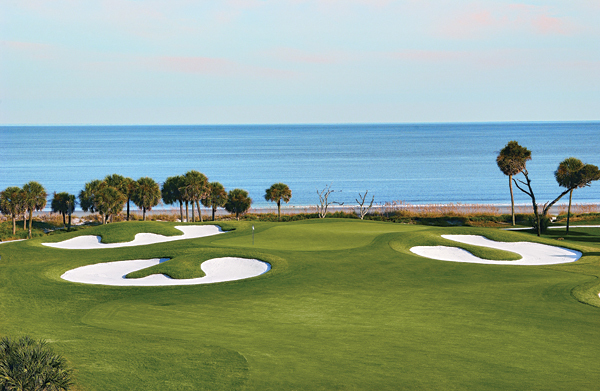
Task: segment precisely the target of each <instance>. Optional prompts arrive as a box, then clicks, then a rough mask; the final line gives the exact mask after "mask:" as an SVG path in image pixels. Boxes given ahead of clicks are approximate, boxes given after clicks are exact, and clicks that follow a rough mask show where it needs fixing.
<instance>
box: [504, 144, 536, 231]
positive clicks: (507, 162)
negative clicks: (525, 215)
mask: <svg viewBox="0 0 600 391" xmlns="http://www.w3.org/2000/svg"><path fill="white" fill-rule="evenodd" d="M528 160H531V151H530V150H529V149H527V148H525V147H522V146H520V145H519V143H518V142H516V141H509V142H508V144H506V146H505V147H504V148H502V150H501V151H500V153H499V154H498V157H497V158H496V164H498V168H500V171H502V173H503V174H504V175H507V176H508V186H509V189H510V209H511V215H512V224H513V225H515V198H514V195H513V188H512V183H513V182H512V177H513V175H517V174H518V173H520V172H522V171H523V170H525V166H526V164H527V161H528Z"/></svg>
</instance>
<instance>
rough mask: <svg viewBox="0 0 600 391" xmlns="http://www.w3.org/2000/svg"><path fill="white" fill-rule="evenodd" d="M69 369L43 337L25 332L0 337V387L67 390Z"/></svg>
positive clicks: (69, 382) (33, 390)
mask: <svg viewBox="0 0 600 391" xmlns="http://www.w3.org/2000/svg"><path fill="white" fill-rule="evenodd" d="M71 385H72V380H71V370H70V369H68V368H67V363H66V360H65V359H64V358H63V357H62V356H60V355H58V354H55V353H54V352H53V351H52V349H50V347H49V346H48V344H47V343H46V342H45V341H35V340H33V339H32V338H30V337H27V336H24V337H21V338H18V339H11V338H9V337H4V338H2V340H1V341H0V390H7V391H8V390H32V391H38V390H40V391H41V390H48V391H60V390H68V389H69V387H70V386H71Z"/></svg>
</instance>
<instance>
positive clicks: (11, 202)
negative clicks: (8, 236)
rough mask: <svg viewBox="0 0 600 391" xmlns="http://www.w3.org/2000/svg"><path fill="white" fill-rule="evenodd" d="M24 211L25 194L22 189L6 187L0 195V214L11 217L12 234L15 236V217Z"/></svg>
mask: <svg viewBox="0 0 600 391" xmlns="http://www.w3.org/2000/svg"><path fill="white" fill-rule="evenodd" d="M24 209H25V193H24V192H23V189H21V188H19V187H16V186H12V187H7V188H6V189H4V190H3V191H2V192H1V193H0V212H2V213H4V214H5V215H8V216H10V217H11V220H12V227H13V228H12V234H13V235H15V234H16V229H17V227H16V220H17V216H18V215H20V214H21V213H23V211H24Z"/></svg>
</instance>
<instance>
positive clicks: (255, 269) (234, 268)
mask: <svg viewBox="0 0 600 391" xmlns="http://www.w3.org/2000/svg"><path fill="white" fill-rule="evenodd" d="M165 261H168V259H166V258H162V259H158V258H157V259H140V260H133V261H116V262H107V263H97V264H95V265H88V266H82V267H78V268H76V269H73V270H69V271H68V272H66V273H64V274H63V275H62V276H61V278H62V279H64V280H67V281H71V282H80V283H83V284H96V285H113V286H168V285H198V284H212V283H216V282H223V281H234V280H243V279H246V278H250V277H256V276H259V275H261V274H264V273H266V272H268V271H269V270H271V265H269V264H268V263H266V262H263V261H259V260H258V259H246V258H229V257H227V258H215V259H209V260H208V261H206V262H204V263H202V265H200V268H201V269H202V270H203V271H204V273H205V274H206V276H204V277H201V278H191V279H187V280H178V279H173V278H170V277H167V276H165V275H164V274H154V275H151V276H147V277H144V278H125V276H126V275H127V274H129V273H131V272H134V271H137V270H142V269H146V268H148V267H151V266H154V265H158V264H159V263H161V262H165Z"/></svg>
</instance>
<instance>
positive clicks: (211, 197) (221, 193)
mask: <svg viewBox="0 0 600 391" xmlns="http://www.w3.org/2000/svg"><path fill="white" fill-rule="evenodd" d="M226 202H227V192H226V191H225V188H224V187H223V185H222V184H220V183H219V182H211V183H209V184H208V191H207V193H206V197H205V198H203V199H202V205H204V206H206V207H209V208H211V209H212V221H215V212H216V211H217V208H218V207H223V206H225V203H226Z"/></svg>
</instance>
